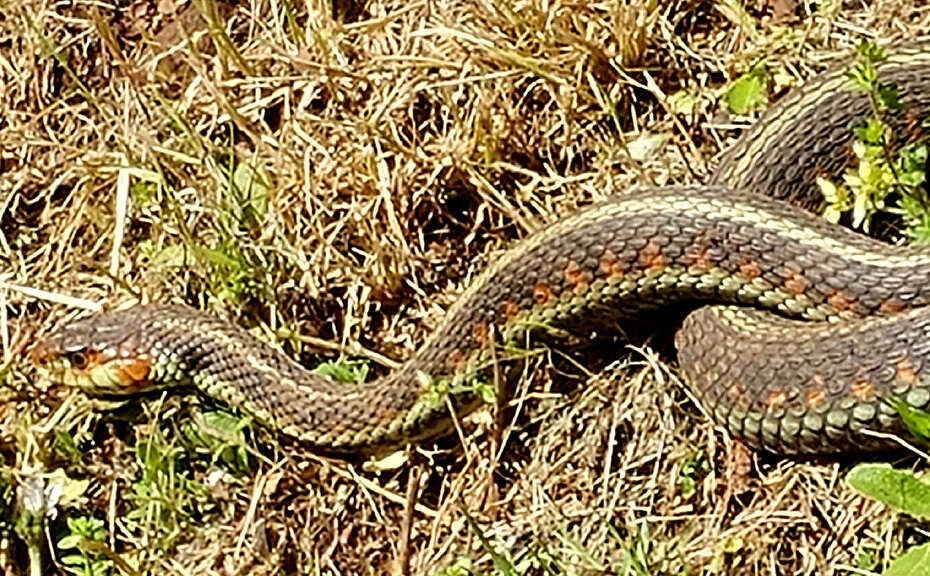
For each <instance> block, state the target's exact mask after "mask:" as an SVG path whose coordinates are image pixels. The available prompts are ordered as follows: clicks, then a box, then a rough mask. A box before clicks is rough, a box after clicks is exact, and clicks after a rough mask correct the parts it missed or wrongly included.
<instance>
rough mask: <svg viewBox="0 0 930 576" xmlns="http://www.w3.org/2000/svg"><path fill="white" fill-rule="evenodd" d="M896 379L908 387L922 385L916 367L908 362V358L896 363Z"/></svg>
mask: <svg viewBox="0 0 930 576" xmlns="http://www.w3.org/2000/svg"><path fill="white" fill-rule="evenodd" d="M894 379H895V380H896V381H898V382H900V383H901V384H904V385H905V386H908V387H912V386H916V385H917V384H918V383H920V378H919V377H918V376H917V370H915V369H914V365H913V364H912V363H911V361H910V360H908V358H907V356H905V357H904V358H902V359H900V360H898V361H897V362H895V364H894Z"/></svg>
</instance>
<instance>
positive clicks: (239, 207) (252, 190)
mask: <svg viewBox="0 0 930 576" xmlns="http://www.w3.org/2000/svg"><path fill="white" fill-rule="evenodd" d="M268 181H269V179H268V176H267V175H266V174H265V172H264V170H262V169H261V167H260V166H258V165H257V164H252V163H251V162H239V163H238V164H236V167H235V168H234V169H233V174H232V182H231V186H230V189H229V190H228V194H227V198H226V200H227V208H228V209H229V210H230V211H231V212H232V214H233V215H234V216H235V217H236V220H238V221H239V223H240V224H242V225H244V226H245V227H247V228H252V227H255V226H257V225H259V224H261V222H262V220H263V219H264V217H265V213H266V212H267V211H268V184H267V182H268Z"/></svg>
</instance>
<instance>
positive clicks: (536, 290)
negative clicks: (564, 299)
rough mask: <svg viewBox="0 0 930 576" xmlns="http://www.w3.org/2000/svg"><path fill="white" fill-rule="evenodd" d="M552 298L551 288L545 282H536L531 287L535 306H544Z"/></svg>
mask: <svg viewBox="0 0 930 576" xmlns="http://www.w3.org/2000/svg"><path fill="white" fill-rule="evenodd" d="M552 298H554V295H553V294H552V288H550V287H549V285H548V284H546V283H545V282H537V283H536V284H534V285H533V300H536V303H537V304H546V303H548V302H549V301H550V300H552Z"/></svg>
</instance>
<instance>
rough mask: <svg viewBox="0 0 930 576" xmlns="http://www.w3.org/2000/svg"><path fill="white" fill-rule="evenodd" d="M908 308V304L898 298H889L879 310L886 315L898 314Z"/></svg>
mask: <svg viewBox="0 0 930 576" xmlns="http://www.w3.org/2000/svg"><path fill="white" fill-rule="evenodd" d="M905 308H907V304H905V303H904V302H902V301H900V300H898V299H897V298H889V299H887V300H885V301H884V302H882V303H881V305H880V306H879V309H880V310H881V311H882V313H884V314H897V313H898V312H901V311H902V310H904V309H905Z"/></svg>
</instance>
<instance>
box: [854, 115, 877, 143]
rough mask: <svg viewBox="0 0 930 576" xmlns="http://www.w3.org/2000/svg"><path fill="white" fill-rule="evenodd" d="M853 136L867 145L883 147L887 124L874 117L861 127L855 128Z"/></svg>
mask: <svg viewBox="0 0 930 576" xmlns="http://www.w3.org/2000/svg"><path fill="white" fill-rule="evenodd" d="M853 134H855V135H856V138H858V139H859V140H861V141H862V142H864V143H865V144H873V145H881V143H882V142H883V141H884V139H885V123H884V122H882V121H881V120H879V119H878V118H876V117H874V116H872V117H870V118H869V119H868V120H866V121H865V123H864V124H862V125H861V126H857V127H855V128H853Z"/></svg>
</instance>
